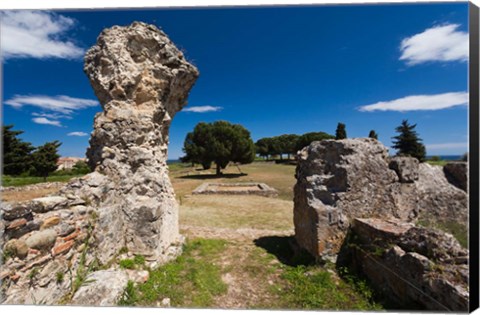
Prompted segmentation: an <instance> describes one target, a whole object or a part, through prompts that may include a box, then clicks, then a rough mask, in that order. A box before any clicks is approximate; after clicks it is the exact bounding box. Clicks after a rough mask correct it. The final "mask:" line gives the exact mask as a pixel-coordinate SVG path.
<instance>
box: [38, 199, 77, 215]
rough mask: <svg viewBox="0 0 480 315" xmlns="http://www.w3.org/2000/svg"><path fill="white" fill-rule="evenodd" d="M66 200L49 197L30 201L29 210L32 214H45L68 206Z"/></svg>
mask: <svg viewBox="0 0 480 315" xmlns="http://www.w3.org/2000/svg"><path fill="white" fill-rule="evenodd" d="M68 202H69V200H68V198H66V197H63V196H49V197H42V198H35V199H33V200H32V204H31V206H30V207H31V208H32V210H33V211H34V212H38V213H45V212H48V211H52V210H54V209H60V208H64V207H66V206H67V205H68Z"/></svg>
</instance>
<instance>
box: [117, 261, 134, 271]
mask: <svg viewBox="0 0 480 315" xmlns="http://www.w3.org/2000/svg"><path fill="white" fill-rule="evenodd" d="M118 264H119V265H120V268H122V269H135V262H134V261H133V259H122V260H120V262H119V263H118Z"/></svg>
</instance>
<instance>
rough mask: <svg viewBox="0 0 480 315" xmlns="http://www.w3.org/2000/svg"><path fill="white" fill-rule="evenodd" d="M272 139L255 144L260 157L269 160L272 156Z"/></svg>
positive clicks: (263, 139) (259, 140)
mask: <svg viewBox="0 0 480 315" xmlns="http://www.w3.org/2000/svg"><path fill="white" fill-rule="evenodd" d="M271 142H272V138H261V139H258V140H257V142H255V149H256V152H257V154H258V155H260V156H261V157H263V158H266V159H267V160H268V156H269V155H270V146H271Z"/></svg>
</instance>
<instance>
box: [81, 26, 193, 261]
mask: <svg viewBox="0 0 480 315" xmlns="http://www.w3.org/2000/svg"><path fill="white" fill-rule="evenodd" d="M84 70H85V72H86V74H87V76H88V77H89V79H90V83H91V84H92V87H93V89H94V91H95V94H96V95H97V97H98V99H99V100H100V103H101V105H102V107H103V110H104V111H103V112H102V113H99V114H97V116H96V117H95V122H94V131H93V133H92V136H91V139H90V147H89V148H88V150H87V157H88V163H89V165H90V166H91V167H92V169H94V171H95V172H94V173H93V174H90V175H89V178H88V179H87V181H86V183H84V184H83V185H80V186H81V187H83V188H84V190H85V188H87V189H86V190H87V192H86V194H90V196H87V197H89V198H90V199H91V201H93V202H97V204H98V210H97V212H98V225H97V229H96V230H95V235H96V237H97V239H98V247H99V255H98V258H99V259H100V261H101V262H102V263H105V262H106V261H108V260H109V259H110V257H112V256H113V255H114V254H115V253H117V252H118V251H119V250H120V249H121V248H122V247H127V248H128V249H130V250H132V251H134V252H135V253H136V254H142V255H144V256H146V259H147V260H156V261H165V260H168V259H170V258H169V257H170V256H171V255H175V253H176V252H178V250H179V245H180V243H181V242H182V238H181V236H180V235H179V230H178V205H177V202H176V200H175V195H174V192H173V188H172V185H171V183H170V179H169V177H168V169H167V164H166V161H167V147H168V130H169V127H170V122H171V120H172V118H173V117H174V115H175V114H176V113H177V112H178V111H179V110H181V109H182V107H183V106H184V105H185V104H186V100H187V96H188V93H189V91H190V89H191V88H192V86H193V84H194V82H195V80H196V78H197V77H198V74H199V73H198V70H197V69H196V68H195V67H194V66H192V65H191V64H190V63H188V62H187V61H186V60H185V58H184V56H183V53H182V52H181V51H180V50H178V49H177V48H176V47H175V45H174V44H173V43H172V42H171V41H170V40H169V39H168V37H167V36H166V35H165V33H163V32H162V31H160V30H159V29H157V28H156V27H155V26H152V25H147V24H144V23H138V22H135V23H133V24H132V25H130V26H127V27H119V26H114V27H112V28H109V29H106V30H104V31H103V32H102V33H101V34H100V36H99V37H98V40H97V44H96V45H95V46H93V47H92V48H91V49H90V50H89V51H88V52H87V53H86V56H85V67H84ZM85 184H87V185H88V186H86V185H85ZM90 187H91V188H92V189H91V190H90V189H89V188H90ZM81 189H82V188H80V190H81Z"/></svg>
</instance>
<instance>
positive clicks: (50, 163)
mask: <svg viewBox="0 0 480 315" xmlns="http://www.w3.org/2000/svg"><path fill="white" fill-rule="evenodd" d="M60 145H61V143H60V142H58V141H53V142H47V143H45V144H44V145H42V146H39V147H38V148H37V149H36V150H35V151H34V152H33V154H32V158H33V168H34V169H35V174H36V175H37V176H42V177H43V179H44V181H47V177H48V175H49V174H50V173H51V172H53V171H55V170H56V169H57V161H58V158H59V157H60V155H58V153H57V150H58V148H59V147H60Z"/></svg>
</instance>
